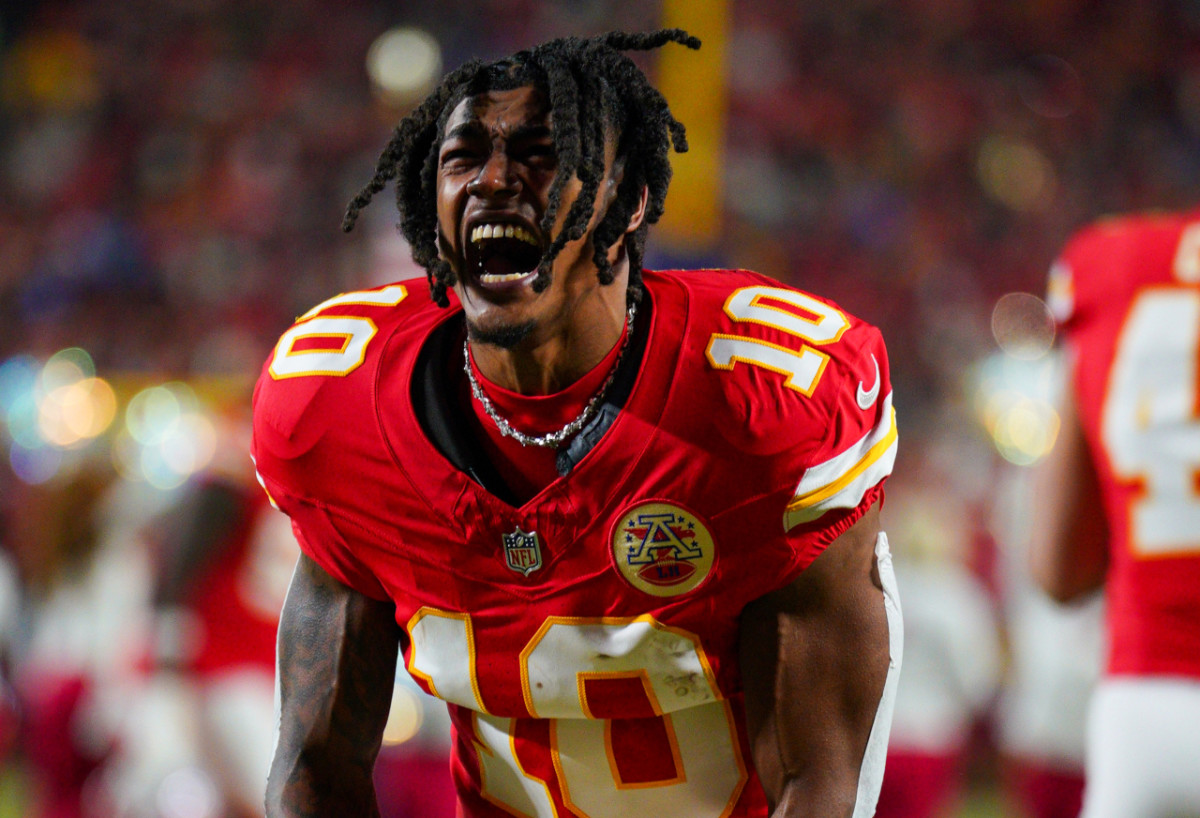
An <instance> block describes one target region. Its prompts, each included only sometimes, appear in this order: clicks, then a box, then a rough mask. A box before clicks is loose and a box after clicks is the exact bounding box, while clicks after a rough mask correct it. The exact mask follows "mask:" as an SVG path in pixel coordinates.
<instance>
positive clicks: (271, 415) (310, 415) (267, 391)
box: [254, 279, 442, 471]
mask: <svg viewBox="0 0 1200 818" xmlns="http://www.w3.org/2000/svg"><path fill="white" fill-rule="evenodd" d="M441 313H442V311H441V310H440V309H439V308H438V307H436V306H435V305H433V304H432V302H431V301H430V300H429V288H428V285H427V284H426V282H425V281H424V280H421V279H414V280H411V281H404V282H398V283H394V284H388V285H384V286H381V287H375V288H373V289H369V290H360V291H355V292H348V293H342V294H340V295H337V296H334V297H333V298H330V299H327V300H326V301H323V302H321V303H320V304H318V305H317V306H315V307H313V308H312V309H311V310H309V311H308V312H306V313H304V314H303V315H301V316H300V317H299V318H297V319H296V323H295V324H293V325H292V326H291V327H290V328H289V329H288V330H286V331H285V332H284V333H283V335H282V336H280V338H279V341H278V342H277V343H276V344H275V348H274V349H273V350H272V351H271V354H270V355H269V356H268V358H267V360H266V362H265V364H264V365H263V369H262V372H261V374H260V376H259V379H258V383H257V385H256V386H255V390H254V450H255V457H256V460H261V458H262V456H263V455H264V454H267V453H269V454H271V455H273V456H274V457H277V458H283V459H291V458H294V457H298V456H300V455H302V454H303V453H305V452H307V451H308V450H310V449H311V448H312V447H313V446H314V445H316V443H317V442H318V441H319V440H321V439H322V438H325V437H326V436H330V435H333V436H339V435H346V434H350V433H352V431H353V430H361V429H363V428H367V427H370V428H373V427H374V421H373V420H372V419H371V418H372V417H373V413H374V408H373V395H374V384H375V379H376V376H377V374H378V370H379V366H380V361H381V359H382V357H383V353H384V350H385V348H389V347H392V346H394V345H395V344H396V343H399V344H407V343H420V339H421V338H422V337H424V333H425V332H427V331H428V327H429V326H431V325H432V323H433V321H434V319H436V318H437V317H439V316H440V314H441ZM398 336H399V337H398ZM404 336H411V337H404ZM260 471H261V465H260Z"/></svg>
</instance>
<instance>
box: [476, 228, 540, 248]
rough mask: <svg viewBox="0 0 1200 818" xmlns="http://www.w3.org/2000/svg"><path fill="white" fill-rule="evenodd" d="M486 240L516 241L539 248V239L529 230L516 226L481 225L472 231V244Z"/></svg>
mask: <svg viewBox="0 0 1200 818" xmlns="http://www.w3.org/2000/svg"><path fill="white" fill-rule="evenodd" d="M484 239H516V240H518V241H523V242H525V243H526V244H532V245H533V246H534V247H537V246H538V243H537V239H535V238H534V237H533V235H532V234H531V233H530V232H529V231H528V230H526V229H525V228H524V227H518V226H517V225H514V224H481V225H479V226H478V227H476V228H475V229H474V230H472V231H471V243H472V244H478V243H479V242H481V241H483V240H484Z"/></svg>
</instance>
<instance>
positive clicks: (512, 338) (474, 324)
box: [467, 318, 536, 349]
mask: <svg viewBox="0 0 1200 818" xmlns="http://www.w3.org/2000/svg"><path fill="white" fill-rule="evenodd" d="M535 327H536V324H535V323H534V322H533V321H513V322H504V321H487V322H479V321H472V320H471V319H470V318H468V319H467V337H468V338H470V339H471V343H474V344H489V345H491V346H496V347H500V348H501V349H515V348H516V347H518V346H520V345H521V342H522V341H524V340H525V339H526V338H528V337H529V336H530V335H532V334H533V330H534V328H535Z"/></svg>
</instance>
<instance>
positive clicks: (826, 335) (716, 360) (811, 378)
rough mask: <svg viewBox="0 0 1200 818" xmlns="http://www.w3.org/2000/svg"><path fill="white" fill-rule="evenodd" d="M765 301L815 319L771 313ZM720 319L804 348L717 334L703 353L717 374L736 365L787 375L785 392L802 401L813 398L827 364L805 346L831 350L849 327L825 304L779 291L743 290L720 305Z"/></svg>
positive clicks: (783, 311) (776, 310) (775, 309)
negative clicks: (788, 338) (783, 336)
mask: <svg viewBox="0 0 1200 818" xmlns="http://www.w3.org/2000/svg"><path fill="white" fill-rule="evenodd" d="M768 300H771V301H777V302H781V303H783V304H786V305H788V306H790V307H794V308H796V309H797V310H800V311H801V312H803V313H808V314H811V315H812V316H813V317H814V318H813V319H810V318H806V317H803V316H802V315H800V314H798V313H796V312H792V311H790V310H787V309H783V308H781V307H772V306H770V304H769V303H766V302H767V301H768ZM725 314H726V315H728V316H729V317H730V318H732V319H733V320H735V321H741V322H745V323H749V324H761V325H763V326H767V327H772V328H774V329H777V330H781V331H782V332H786V333H788V334H789V335H794V336H796V337H797V338H800V339H801V340H803V341H806V342H807V344H803V345H801V346H800V349H799V350H794V349H789V348H787V347H783V346H780V345H778V344H773V343H771V342H770V341H763V340H759V339H758V338H749V337H747V336H744V335H727V334H725V333H721V332H716V333H713V335H712V337H711V338H709V340H708V349H706V350H705V351H704V354H705V356H706V357H707V358H708V362H709V363H710V364H711V365H712V366H713V367H714V368H716V369H733V367H734V364H736V363H738V362H739V361H741V362H742V363H746V364H753V365H755V366H761V367H762V368H764V369H769V370H771V371H772V372H778V373H780V374H781V375H787V376H788V379H787V381H785V383H786V385H787V386H788V388H789V389H795V390H796V391H797V392H801V393H802V394H804V395H812V393H813V390H814V389H816V388H817V383H818V382H819V381H820V380H821V374H822V373H823V372H824V371H825V364H826V363H828V362H829V356H828V355H826V354H825V353H823V352H820V351H818V350H815V349H813V347H812V346H810V344H811V345H813V346H821V345H822V344H832V343H833V342H834V341H837V340H838V339H839V338H841V337H842V333H843V332H845V331H846V329H847V328H848V327H849V326H850V322H849V321H848V320H846V316H845V315H844V314H843V313H841V312H840V311H838V310H836V309H834V308H833V307H831V306H829V305H828V304H825V303H824V302H821V301H818V300H817V299H815V298H813V297H812V296H809V295H805V294H804V293H800V292H796V291H795V290H784V289H781V288H779V287H743V288H742V289H740V290H737V291H736V292H734V293H733V295H731V296H729V300H727V301H726V302H725ZM814 319H815V320H814Z"/></svg>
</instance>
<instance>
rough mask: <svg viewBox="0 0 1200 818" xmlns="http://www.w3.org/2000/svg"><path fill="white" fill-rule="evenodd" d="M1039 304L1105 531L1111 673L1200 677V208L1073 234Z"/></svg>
mask: <svg viewBox="0 0 1200 818" xmlns="http://www.w3.org/2000/svg"><path fill="white" fill-rule="evenodd" d="M1049 300H1050V306H1051V309H1052V311H1053V312H1054V313H1055V316H1056V318H1057V319H1058V320H1059V321H1060V323H1061V324H1062V327H1063V330H1064V332H1065V333H1066V338H1067V340H1068V342H1069V344H1070V347H1071V350H1072V352H1073V353H1074V355H1075V359H1076V363H1075V371H1074V384H1073V386H1074V389H1075V395H1076V402H1077V404H1078V406H1079V414H1080V419H1081V421H1082V423H1083V427H1084V433H1085V434H1086V436H1087V439H1088V442H1089V444H1090V448H1091V450H1092V452H1093V457H1094V460H1095V463H1096V467H1097V471H1098V473H1099V476H1100V481H1101V487H1102V491H1103V496H1104V510H1103V511H1104V513H1105V514H1106V515H1107V517H1108V521H1109V528H1110V530H1111V542H1110V549H1111V558H1110V567H1109V576H1108V580H1107V585H1106V589H1107V590H1106V594H1107V597H1106V604H1107V611H1108V613H1107V615H1108V624H1109V637H1110V647H1109V660H1108V670H1109V672H1110V673H1118V674H1168V675H1186V676H1192V677H1197V678H1200V382H1198V376H1200V361H1198V349H1200V212H1197V213H1191V214H1172V215H1167V214H1163V215H1147V216H1140V217H1127V218H1121V219H1114V220H1110V221H1104V222H1100V223H1098V224H1097V225H1095V226H1092V227H1090V228H1088V229H1086V230H1084V231H1082V232H1081V233H1079V235H1077V236H1076V237H1075V238H1074V239H1073V240H1072V241H1071V242H1070V243H1069V244H1068V245H1067V247H1066V249H1065V251H1064V253H1063V255H1062V257H1061V258H1060V259H1059V261H1058V262H1057V263H1056V264H1055V266H1054V268H1053V270H1052V271H1051V277H1050V299H1049ZM1097 513H1100V511H1099V510H1097Z"/></svg>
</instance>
